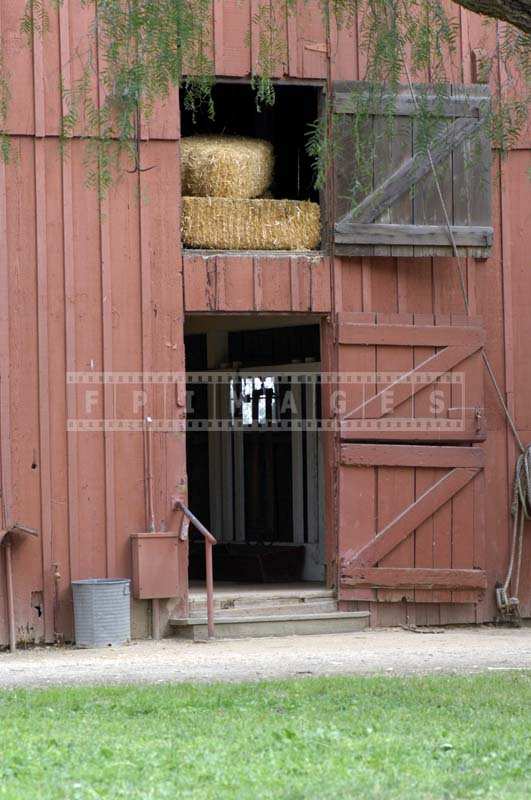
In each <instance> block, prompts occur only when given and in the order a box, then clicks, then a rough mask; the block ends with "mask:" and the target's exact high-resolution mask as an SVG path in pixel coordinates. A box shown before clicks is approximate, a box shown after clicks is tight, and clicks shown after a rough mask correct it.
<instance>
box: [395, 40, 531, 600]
mask: <svg viewBox="0 0 531 800" xmlns="http://www.w3.org/2000/svg"><path fill="white" fill-rule="evenodd" d="M402 62H403V64H404V69H405V73H406V76H407V82H408V86H409V92H410V94H411V99H412V101H413V103H414V105H415V108H416V109H417V111H419V110H420V109H419V105H418V101H417V97H416V95H415V90H414V88H413V82H412V80H411V75H410V73H409V68H408V65H407V61H406V59H405V57H404V51H403V49H402ZM427 153H428V159H429V162H430V168H431V171H432V173H433V179H434V181H435V187H436V189H437V195H438V197H439V201H440V203H441V207H442V211H443V214H444V220H445V224H446V227H447V229H448V236H449V238H450V242H451V245H452V251H453V254H454V256H455V258H456V260H457V271H458V275H459V285H460V288H461V294H462V295H463V304H464V306H465V310H466V313H467V314H469V313H470V311H469V303H468V293H467V290H466V285H465V277H464V271H463V265H462V261H461V256H460V255H459V250H458V248H457V244H456V241H455V237H454V233H453V230H452V224H451V222H450V215H449V213H448V209H447V207H446V203H445V200H444V196H443V193H442V189H441V184H440V182H439V176H438V175H437V170H436V168H435V164H434V161H433V158H432V155H431V150H430V148H429V147H428V148H427ZM482 357H483V361H484V363H485V367H486V369H487V372H488V374H489V377H490V379H491V382H492V385H493V386H494V390H495V392H496V395H497V397H498V401H499V403H500V405H501V407H502V408H503V411H504V414H505V418H506V420H507V423H508V425H509V427H510V429H511V431H512V434H513V436H514V438H515V441H516V443H517V445H518V447H519V449H520V455H519V457H518V461H517V462H516V469H515V477H514V484H513V501H512V504H511V514H512V517H513V531H512V540H511V555H510V558H509V567H508V569H507V575H506V578H505V581H504V583H503V586H501V587H498V588H497V589H496V602H497V605H498V610H499V611H500V613H501V614H506V615H511V616H518V606H519V601H518V586H519V582H520V569H521V565H522V550H523V538H524V522H525V520H526V519H531V445H528V447H524V443H523V441H522V439H521V438H520V435H519V433H518V430H517V428H516V423H515V421H514V419H513V416H512V414H511V412H510V410H509V407H508V405H507V403H506V402H505V398H504V396H503V392H502V390H501V387H500V385H499V383H498V381H497V380H496V375H495V374H494V369H493V367H492V364H491V362H490V359H489V357H488V355H487V353H486V352H485V350H482ZM513 572H514V575H515V578H514V581H513V582H512V589H513V592H512V594H513V596H512V597H509V596H508V589H509V586H510V585H511V580H512V576H513Z"/></svg>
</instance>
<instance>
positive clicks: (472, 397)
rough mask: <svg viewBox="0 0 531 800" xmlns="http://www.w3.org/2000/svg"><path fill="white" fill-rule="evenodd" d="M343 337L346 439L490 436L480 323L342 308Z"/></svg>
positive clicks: (342, 412)
mask: <svg viewBox="0 0 531 800" xmlns="http://www.w3.org/2000/svg"><path fill="white" fill-rule="evenodd" d="M338 336H339V342H338V351H339V372H340V373H341V374H343V375H344V379H343V378H342V379H341V384H342V391H343V394H342V396H341V401H342V402H341V406H340V409H339V412H340V425H341V436H342V438H343V439H348V440H367V439H371V440H373V439H378V440H386V441H437V442H443V441H447V442H455V441H480V440H483V439H485V435H486V434H485V430H486V429H485V414H484V401H483V366H482V347H483V342H484V329H483V327H482V325H481V321H480V320H478V319H475V318H470V317H463V316H460V315H452V316H443V315H435V316H434V315H433V314H374V313H343V314H340V315H339V326H338Z"/></svg>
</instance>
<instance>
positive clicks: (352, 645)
mask: <svg viewBox="0 0 531 800" xmlns="http://www.w3.org/2000/svg"><path fill="white" fill-rule="evenodd" d="M504 669H531V628H522V629H519V630H515V629H501V628H489V627H482V628H474V627H471V628H447V629H438V630H437V632H433V633H417V632H411V631H405V630H402V629H394V628H393V629H387V630H373V631H363V632H361V633H355V634H352V633H350V634H333V635H324V636H286V637H285V638H278V639H240V640H233V641H218V642H209V643H204V644H194V643H193V642H189V641H185V640H179V639H165V640H163V641H161V642H151V641H142V642H134V643H133V644H131V645H128V646H125V647H113V648H102V649H93V650H77V649H75V648H73V647H62V648H56V647H42V648H35V649H33V650H28V651H19V652H17V653H15V654H13V655H11V654H10V653H0V687H3V688H16V687H23V686H53V685H60V686H67V685H81V684H119V683H166V682H178V681H216V680H221V681H245V680H251V681H252V680H259V679H262V678H287V677H292V676H300V675H354V674H376V673H384V674H388V675H389V674H391V675H393V674H395V675H407V674H426V673H434V672H435V673H436V672H459V673H464V672H478V671H483V670H504Z"/></svg>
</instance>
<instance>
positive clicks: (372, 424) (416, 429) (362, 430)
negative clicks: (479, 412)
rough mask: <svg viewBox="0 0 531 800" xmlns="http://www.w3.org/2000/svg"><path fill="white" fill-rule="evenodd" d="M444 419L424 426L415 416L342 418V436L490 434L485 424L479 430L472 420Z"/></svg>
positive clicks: (450, 438) (436, 438) (428, 438)
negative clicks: (455, 422) (454, 420)
mask: <svg viewBox="0 0 531 800" xmlns="http://www.w3.org/2000/svg"><path fill="white" fill-rule="evenodd" d="M447 422H448V421H447V420H445V419H442V420H441V421H440V425H439V424H438V423H439V420H437V419H436V420H435V421H432V420H429V421H428V423H429V424H427V425H426V426H425V427H424V428H423V427H422V425H421V424H420V423H419V421H418V420H417V419H416V418H408V419H404V420H403V423H404V424H403V425H400V420H398V419H397V418H396V417H391V419H390V420H387V419H385V418H384V419H371V420H363V419H347V420H345V421H341V422H340V431H341V439H343V440H344V441H345V442H348V441H363V442H369V441H374V439H379V440H380V441H382V442H403V441H404V440H407V441H410V442H427V443H429V444H434V443H438V442H483V441H485V439H486V438H487V433H486V430H485V428H484V427H483V428H481V429H480V430H477V428H476V425H475V424H474V423H473V422H472V420H466V419H465V421H464V423H463V425H460V426H459V427H457V426H456V425H455V424H454V425H452V424H451V423H448V424H445V423H447ZM434 446H437V444H434Z"/></svg>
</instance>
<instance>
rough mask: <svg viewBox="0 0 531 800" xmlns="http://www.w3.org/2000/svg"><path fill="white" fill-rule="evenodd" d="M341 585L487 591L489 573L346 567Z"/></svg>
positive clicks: (454, 570)
mask: <svg viewBox="0 0 531 800" xmlns="http://www.w3.org/2000/svg"><path fill="white" fill-rule="evenodd" d="M341 582H342V583H343V584H345V585H346V586H359V587H368V588H373V589H384V588H385V589H406V588H409V589H455V590H458V589H486V588H487V574H486V573H485V572H484V571H483V570H480V569H429V568H422V567H420V568H419V567H368V568H364V567H351V566H345V567H344V568H343V569H342V572H341Z"/></svg>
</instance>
